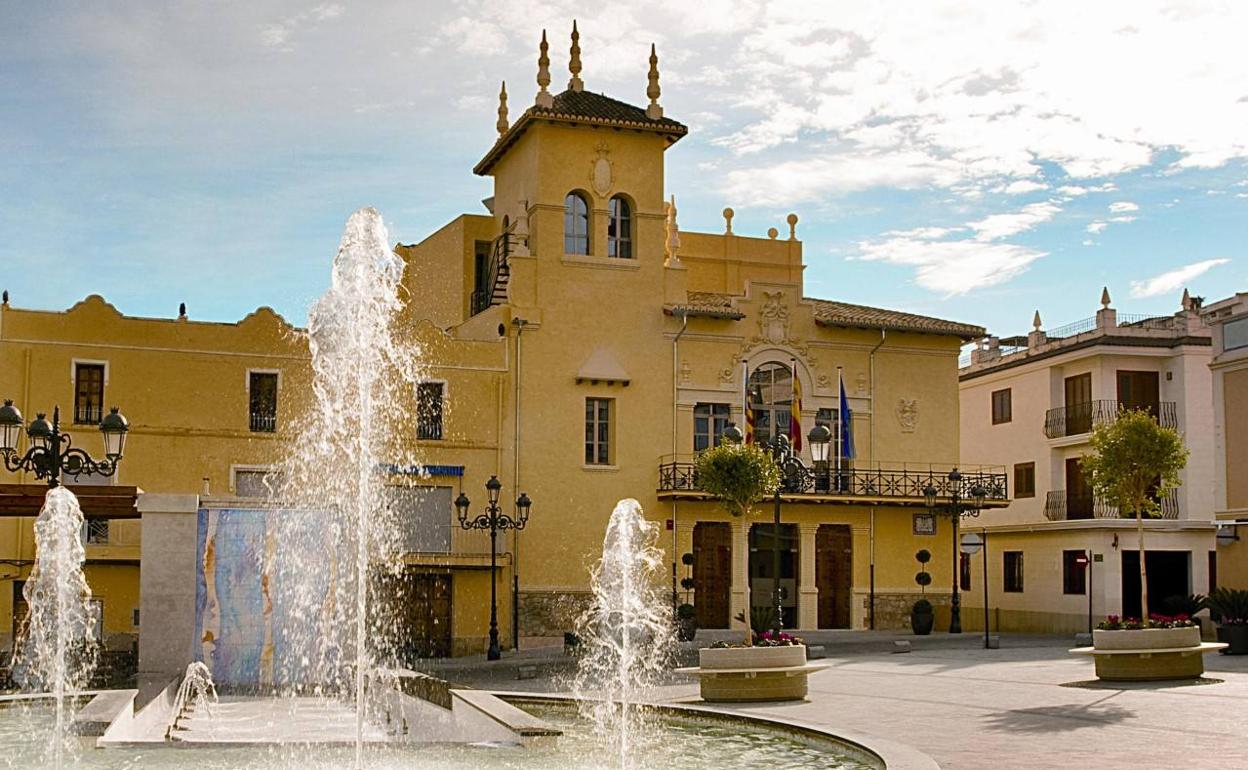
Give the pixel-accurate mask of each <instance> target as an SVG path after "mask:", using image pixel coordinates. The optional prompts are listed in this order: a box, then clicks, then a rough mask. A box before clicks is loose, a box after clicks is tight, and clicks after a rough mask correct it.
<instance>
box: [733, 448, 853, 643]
mask: <svg viewBox="0 0 1248 770" xmlns="http://www.w3.org/2000/svg"><path fill="white" fill-rule="evenodd" d="M721 435H722V437H723V440H724V441H727V442H729V443H733V444H739V443H741V440H742V438H743V436H742V435H741V429H740V428H738V427H737V426H736V425H729V426H728V427H727V428H725V429H724V432H723V433H722V434H721ZM831 437H832V433H831V431H829V430H828V429H827V428H826V427H825V426H823V425H816V426H815V427H814V428H812V429H811V431H810V433H809V434H808V435H807V436H806V440H807V441H809V442H810V453H811V456H812V457H813V458H814V460H815V463H816V464H817V465H818V464H822V465H823V466H826V465H827V462H828V444H829V442H830V441H831ZM759 447H760V448H762V449H763V450H764V451H767V452H770V453H771V459H772V460H773V461H774V462H775V463H776V465H778V466H779V467H780V485H779V486H777V487H776V493H775V495H774V501H775V520H774V523H773V524H772V532H771V575H772V601H773V602H774V604H775V613H774V616H773V617H772V620H771V630H772V632H773V633H775V634H779V633H780V627H781V625H782V622H781V621H782V619H783V615H784V605H783V601H782V600H783V595H782V593H781V591H780V493H781V492H802V491H805V489H806V480H807V479H808V478H810V475H811V473H810V469H809V468H807V467H806V464H805V463H803V462H802V458H801V457H799V456H798V455H797V453H795V452H794V451H793V445H792V443H790V441H789V437H788V436H786V435H784V434H783V433H782V434H780V435H778V436H776V437H775V439H773V440H772V441H771V442H767V441H760V442H759Z"/></svg>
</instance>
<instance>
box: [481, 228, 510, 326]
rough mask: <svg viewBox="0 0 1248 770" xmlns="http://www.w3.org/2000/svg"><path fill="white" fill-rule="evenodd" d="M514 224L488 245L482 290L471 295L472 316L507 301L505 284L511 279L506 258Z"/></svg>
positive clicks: (508, 255) (508, 254)
mask: <svg viewBox="0 0 1248 770" xmlns="http://www.w3.org/2000/svg"><path fill="white" fill-rule="evenodd" d="M515 227H516V226H515V223H512V224H510V225H508V226H507V228H506V229H504V230H503V232H502V233H501V234H499V236H498V237H497V238H495V239H494V240H493V241H492V242H491V244H490V258H489V261H488V263H487V264H486V268H485V281H484V283H483V284H482V285H483V286H484V288H481V289H478V290H476V291H474V292H473V293H472V314H473V315H476V314H477V313H480V312H482V311H483V310H487V309H489V308H491V307H494V306H495V305H501V304H503V303H504V302H506V301H507V282H508V281H509V280H510V279H511V267H510V266H509V265H508V257H510V256H511V241H512V234H513V233H514V232H515Z"/></svg>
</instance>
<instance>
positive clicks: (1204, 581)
mask: <svg viewBox="0 0 1248 770" xmlns="http://www.w3.org/2000/svg"><path fill="white" fill-rule="evenodd" d="M1101 305H1102V306H1101V309H1100V310H1098V311H1097V312H1096V315H1095V316H1094V317H1091V318H1088V319H1086V320H1084V321H1079V322H1076V323H1073V324H1068V325H1066V326H1063V327H1060V328H1056V329H1051V330H1048V331H1046V330H1045V329H1044V328H1043V325H1042V323H1041V319H1040V314H1039V313H1036V316H1035V318H1034V321H1033V330H1032V331H1031V332H1030V333H1029V334H1027V335H1026V336H1020V337H1012V338H997V337H988V338H987V339H985V340H981V341H980V342H979V343H977V345H976V347H975V349H974V350H973V351H972V352H971V355H970V359H969V361H968V362H967V365H966V366H964V367H963V368H962V370H961V375H960V378H959V379H960V386H961V393H962V400H961V413H962V437H963V441H962V459H963V461H964V462H974V461H976V459H978V458H994V459H996V460H999V461H1002V462H1005V463H1007V468H1008V469H1009V471H1010V473H1011V477H1012V482H1013V493H1014V500H1013V502H1012V503H1011V505H1010V507H1009V508H1008V509H1007V510H1005V511H1002V512H1000V513H999V514H996V515H994V516H993V517H992V518H991V519H989V520H986V521H984V522H983V531H984V532H985V534H986V535H987V539H988V551H989V567H988V586H989V606H990V607H991V610H992V616H993V618H994V621H993V622H994V624H995V625H994V628H1000V629H1001V630H1004V631H1078V630H1086V628H1087V625H1088V616H1089V612H1091V613H1092V615H1093V617H1094V618H1097V617H1101V616H1104V615H1106V614H1118V615H1125V616H1131V615H1136V616H1138V614H1139V612H1140V608H1139V567H1138V565H1139V561H1138V559H1139V554H1138V548H1137V547H1136V535H1135V522H1134V519H1123V518H1121V517H1120V515H1119V512H1118V511H1117V509H1115V508H1114V507H1112V506H1110V505H1109V504H1107V503H1106V502H1104V501H1102V500H1099V499H1097V498H1096V497H1095V496H1094V495H1093V494H1092V491H1091V488H1090V486H1089V484H1088V481H1087V479H1085V478H1084V475H1083V473H1082V471H1081V468H1080V466H1079V458H1080V457H1082V456H1083V455H1084V454H1086V453H1087V452H1088V451H1089V445H1088V440H1089V437H1090V431H1091V430H1092V428H1093V427H1094V426H1096V425H1099V424H1103V423H1105V422H1110V421H1113V420H1114V419H1116V418H1117V415H1118V413H1119V411H1120V410H1122V409H1146V410H1148V411H1149V412H1150V413H1152V414H1153V415H1155V416H1156V418H1157V420H1158V421H1159V422H1160V423H1161V424H1162V425H1165V426H1167V427H1171V428H1175V429H1177V430H1178V431H1179V432H1180V433H1181V434H1183V437H1184V441H1185V443H1186V445H1187V448H1188V450H1189V451H1190V452H1191V455H1190V457H1189V459H1188V463H1187V467H1186V468H1185V469H1184V471H1183V473H1182V485H1181V486H1180V487H1179V488H1177V489H1175V490H1173V491H1171V492H1170V493H1169V494H1168V495H1167V496H1166V497H1165V498H1163V499H1162V500H1161V509H1162V516H1161V517H1160V518H1156V519H1151V520H1148V521H1147V522H1146V524H1145V528H1146V530H1147V535H1146V537H1147V541H1146V548H1147V550H1148V554H1147V560H1148V561H1147V566H1148V576H1149V595H1150V597H1153V599H1152V604H1151V606H1150V609H1151V610H1152V611H1154V612H1164V601H1165V599H1166V598H1167V597H1170V596H1176V595H1177V596H1187V595H1189V594H1192V593H1201V594H1203V593H1207V592H1208V589H1209V579H1210V574H1211V572H1212V571H1215V570H1216V553H1215V551H1214V538H1213V534H1214V527H1213V508H1214V498H1213V491H1212V490H1213V482H1214V479H1213V410H1212V408H1211V404H1210V398H1209V394H1210V373H1209V360H1210V343H1211V337H1210V333H1209V329H1208V327H1207V326H1206V325H1205V323H1204V322H1203V321H1202V319H1201V315H1200V305H1199V301H1196V300H1192V299H1191V298H1189V297H1188V296H1187V294H1186V292H1185V293H1184V296H1183V302H1182V308H1181V309H1180V310H1179V311H1178V312H1177V313H1175V314H1174V315H1171V316H1160V317H1144V316H1128V315H1125V314H1122V315H1120V314H1119V313H1118V312H1117V311H1116V310H1115V309H1114V308H1113V307H1111V304H1110V297H1109V292H1108V290H1106V291H1104V292H1103V293H1102V297H1101ZM971 526H972V528H975V527H978V526H979V524H978V523H972V525H971ZM1088 553H1090V554H1091V565H1090V566H1091V570H1090V574H1089V573H1088V572H1087V571H1086V569H1085V568H1084V567H1083V566H1082V565H1081V564H1080V561H1081V559H1080V555H1081V554H1084V555H1086V554H1088ZM981 565H982V562H981V559H980V557H975V558H973V559H968V563H967V565H966V573H969V574H966V573H964V580H968V579H969V583H971V584H973V590H971V591H970V592H969V594H968V603H970V604H972V605H974V606H977V607H979V608H980V612H975V611H971V612H970V613H969V619H970V621H971V622H976V623H979V624H980V626H979V627H980V628H982V627H983V626H982V607H983V599H982V595H983V594H982V587H983V586H982V583H980V582H979V581H981V580H982V579H983V569H982V566H981ZM1089 582H1090V583H1091V586H1090V587H1089ZM1089 608H1090V609H1089Z"/></svg>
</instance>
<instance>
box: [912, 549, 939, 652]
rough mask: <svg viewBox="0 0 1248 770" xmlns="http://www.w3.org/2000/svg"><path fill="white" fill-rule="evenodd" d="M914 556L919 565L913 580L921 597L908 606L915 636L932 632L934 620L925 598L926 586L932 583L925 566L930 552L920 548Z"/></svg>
mask: <svg viewBox="0 0 1248 770" xmlns="http://www.w3.org/2000/svg"><path fill="white" fill-rule="evenodd" d="M914 558H915V560H916V561H918V563H919V565H920V566H921V569H919V572H918V574H917V575H915V576H914V582H915V583H918V585H919V590H920V591H921V592H922V593H923V597H922V598H921V599H919V600H918V601H917V602H915V603H914V606H913V607H911V608H910V630H912V631H914V635H915V636H927V635H928V634H930V633H932V626H933V625H934V624H935V622H936V615H935V613H934V612H933V610H932V603H931V602H929V601H928V600H927V587H928V586H930V585H931V584H932V576H931V573H929V572H928V571H927V569H926V566H927V563H928V562H929V561H931V560H932V554H931V553H930V552H928V550H927V549H926V548H922V549H919V551H918V552H917V553H916V554H915V555H914Z"/></svg>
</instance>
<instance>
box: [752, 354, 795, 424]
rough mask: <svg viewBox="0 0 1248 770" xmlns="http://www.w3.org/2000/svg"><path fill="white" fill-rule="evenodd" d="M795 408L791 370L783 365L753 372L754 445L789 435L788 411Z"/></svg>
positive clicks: (770, 365) (763, 366) (762, 367)
mask: <svg viewBox="0 0 1248 770" xmlns="http://www.w3.org/2000/svg"><path fill="white" fill-rule="evenodd" d="M792 404H793V370H792V369H790V368H789V367H787V366H785V365H784V364H763V365H762V366H760V367H758V368H757V369H755V370H754V371H752V372H750V405H751V406H752V407H753V409H754V440H755V441H772V440H774V439H775V438H776V437H777V436H787V435H789V408H790V407H791V406H792Z"/></svg>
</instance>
